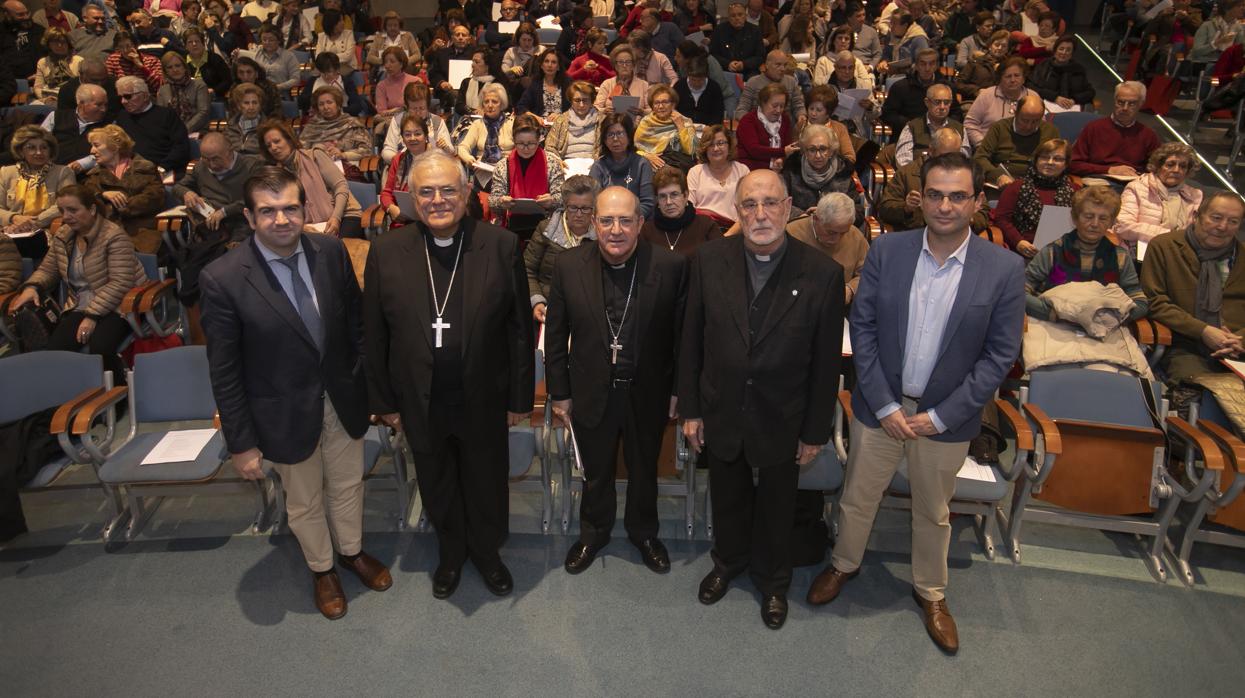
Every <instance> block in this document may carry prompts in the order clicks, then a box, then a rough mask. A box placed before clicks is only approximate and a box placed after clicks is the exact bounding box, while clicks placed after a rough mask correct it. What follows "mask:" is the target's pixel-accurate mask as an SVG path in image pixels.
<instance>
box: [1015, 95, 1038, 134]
mask: <svg viewBox="0 0 1245 698" xmlns="http://www.w3.org/2000/svg"><path fill="white" fill-rule="evenodd" d="M1044 116H1046V103H1045V102H1043V101H1042V97H1041V95H1039V94H1037V93H1036V92H1030V93H1029V94H1027V95H1025V96H1024V98H1023V99H1021V100H1020V104H1019V105H1017V106H1016V116H1015V117H1014V118H1013V119H1012V130H1014V131H1015V132H1016V133H1017V134H1018V135H1021V136H1030V135H1033V133H1034V132H1036V131H1037V130H1038V129H1039V128H1041V127H1042V117H1044Z"/></svg>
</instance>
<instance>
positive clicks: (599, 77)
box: [566, 28, 616, 86]
mask: <svg viewBox="0 0 1245 698" xmlns="http://www.w3.org/2000/svg"><path fill="white" fill-rule="evenodd" d="M587 40H588V50H587V51H584V52H583V53H581V54H580V55H578V56H576V57H575V60H573V61H571V67H569V68H567V69H566V74H567V75H568V76H570V77H571V79H573V80H583V81H585V82H590V83H592V84H593V85H596V86H600V85H601V84H602V83H604V82H605V81H606V80H608V79H610V78H612V77H614V75H615V74H616V73H615V72H614V64H613V63H612V62H611V61H610V59H609V56H607V55H605V44H606V41H607V39H606V36H605V32H603V31H601V30H600V29H595V28H594V29H589V30H588V39H587Z"/></svg>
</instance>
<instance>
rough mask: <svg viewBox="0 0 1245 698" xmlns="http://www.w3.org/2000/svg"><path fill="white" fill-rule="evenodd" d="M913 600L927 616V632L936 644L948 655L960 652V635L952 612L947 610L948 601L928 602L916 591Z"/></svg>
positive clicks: (913, 592)
mask: <svg viewBox="0 0 1245 698" xmlns="http://www.w3.org/2000/svg"><path fill="white" fill-rule="evenodd" d="M912 598H914V599H916V603H917V605H918V606H920V607H921V611H922V612H923V613H924V614H925V631H926V632H928V633H929V637H930V639H932V640H933V641H934V644H935V645H938V647H939V649H941V650H942V651H943V652H946V653H947V654H955V653H956V652H958V651H959V649H960V634H959V631H957V630H956V629H955V619H954V618H952V617H951V611H949V610H947V600H946V599H939V600H938V601H927V600H926V599H924V598H922V597H921V595H920V594H918V593H916V589H913V590H912Z"/></svg>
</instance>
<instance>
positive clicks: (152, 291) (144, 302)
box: [136, 279, 177, 313]
mask: <svg viewBox="0 0 1245 698" xmlns="http://www.w3.org/2000/svg"><path fill="white" fill-rule="evenodd" d="M176 286H177V281H176V280H175V279H165V280H164V281H157V282H156V283H154V284H150V285H148V287H147V288H148V291H147V293H144V294H143V295H142V296H140V297H139V299H138V304H137V306H136V307H137V308H138V312H140V313H146V312H149V311H150V310H151V309H152V307H154V306H155V304H156V301H158V300H160V299H161V298H163V297H165V296H167V295H169V294H171V293H173V292H174V291H175V290H177V289H176Z"/></svg>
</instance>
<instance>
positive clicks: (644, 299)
mask: <svg viewBox="0 0 1245 698" xmlns="http://www.w3.org/2000/svg"><path fill="white" fill-rule="evenodd" d="M636 255H637V259H636V261H635V263H636V265H637V267H636V274H637V276H639V278H640V279H641V283H640V287H639V288H638V289H637V290H636V298H635V302H636V307H635V310H636V316H635V317H636V321H637V322H639V326H638V327H637V328H636V329H638V330H639V333H638V334H636V336H635V338H636V345H637V350H636V352H635V359H636V366H637V367H638V366H639V364H640V352H639V349H638V347H639V346H640V345H643V343H644V338H645V337H647V336H648V326H649V323H650V321H651V320H652V319H653V312H654V310H655V309H656V304H657V289H658V288H659V287H660V285H661V272H659V271H657V265H656V264H653V248H652V246H650V245H649V243H648V242H647V241H646V240H645V239H644V238H640V246H639V247H638V248H637V249H636Z"/></svg>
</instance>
